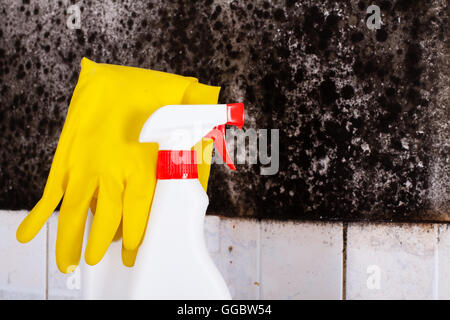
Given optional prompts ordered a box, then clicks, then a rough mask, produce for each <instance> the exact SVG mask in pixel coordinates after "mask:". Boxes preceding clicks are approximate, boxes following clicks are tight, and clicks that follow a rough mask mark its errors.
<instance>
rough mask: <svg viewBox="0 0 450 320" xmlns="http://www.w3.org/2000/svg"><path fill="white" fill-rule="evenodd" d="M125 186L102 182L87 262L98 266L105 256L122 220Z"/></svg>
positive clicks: (87, 247) (89, 240)
mask: <svg viewBox="0 0 450 320" xmlns="http://www.w3.org/2000/svg"><path fill="white" fill-rule="evenodd" d="M122 193H123V186H122V185H120V184H117V183H115V182H113V181H110V180H103V181H101V182H100V187H99V192H98V199H97V208H96V209H95V215H94V221H93V222H92V226H91V231H90V233H89V239H88V243H87V246H86V252H85V257H84V258H85V260H86V263H87V264H89V265H95V264H97V263H98V262H99V261H100V260H101V259H102V258H103V256H104V255H105V253H106V250H107V249H108V247H109V245H110V243H111V241H112V240H113V238H114V235H115V234H116V231H117V228H118V227H119V225H120V221H121V218H122Z"/></svg>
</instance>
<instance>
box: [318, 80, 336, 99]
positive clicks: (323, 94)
mask: <svg viewBox="0 0 450 320" xmlns="http://www.w3.org/2000/svg"><path fill="white" fill-rule="evenodd" d="M319 91H320V100H321V103H323V104H325V105H329V104H331V103H333V102H334V101H336V99H337V98H338V94H337V92H336V85H335V84H334V82H333V81H331V80H330V79H327V80H325V81H323V82H322V83H321V84H320V86H319Z"/></svg>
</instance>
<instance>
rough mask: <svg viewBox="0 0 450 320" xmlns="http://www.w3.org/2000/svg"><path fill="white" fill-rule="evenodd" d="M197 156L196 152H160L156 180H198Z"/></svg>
mask: <svg viewBox="0 0 450 320" xmlns="http://www.w3.org/2000/svg"><path fill="white" fill-rule="evenodd" d="M197 178H198V171H197V155H196V152H195V151H194V150H160V151H159V152H158V162H157V167H156V179H159V180H168V179H197Z"/></svg>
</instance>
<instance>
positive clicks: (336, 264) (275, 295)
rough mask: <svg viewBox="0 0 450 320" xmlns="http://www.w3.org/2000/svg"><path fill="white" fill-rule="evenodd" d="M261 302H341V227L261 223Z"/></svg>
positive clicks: (336, 224)
mask: <svg viewBox="0 0 450 320" xmlns="http://www.w3.org/2000/svg"><path fill="white" fill-rule="evenodd" d="M260 272H261V298H262V299H341V298H342V223H310V222H303V223H295V222H271V221H265V222H264V221H263V222H261V271H260Z"/></svg>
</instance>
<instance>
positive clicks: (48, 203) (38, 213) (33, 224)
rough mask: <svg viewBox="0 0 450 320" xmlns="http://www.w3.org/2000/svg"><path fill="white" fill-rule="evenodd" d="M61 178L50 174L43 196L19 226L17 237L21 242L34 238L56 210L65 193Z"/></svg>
mask: <svg viewBox="0 0 450 320" xmlns="http://www.w3.org/2000/svg"><path fill="white" fill-rule="evenodd" d="M59 180H62V179H58V181H57V180H56V178H54V177H52V176H51V175H50V176H49V180H48V181H47V184H46V186H45V190H44V194H43V195H42V198H41V199H40V200H39V202H38V203H37V204H36V205H35V206H34V208H33V209H32V210H31V211H30V213H29V214H28V215H27V216H26V217H25V219H23V221H22V222H21V223H20V225H19V227H18V228H17V232H16V238H17V240H18V241H19V242H22V243H25V242H28V241H30V240H31V239H33V238H34V237H35V236H36V234H37V233H38V232H39V230H41V228H42V226H43V225H44V224H45V222H46V221H47V220H48V218H50V216H51V215H52V213H53V212H54V211H55V208H56V206H57V205H58V203H59V202H60V201H61V198H62V196H63V194H64V189H63V184H62V183H58V182H60V181H59Z"/></svg>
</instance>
